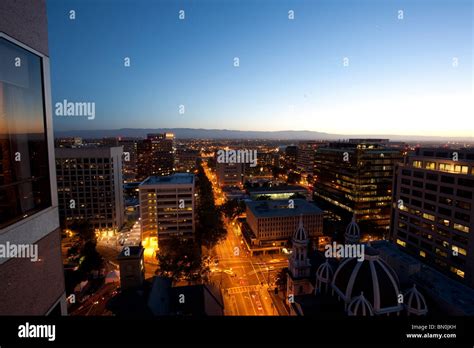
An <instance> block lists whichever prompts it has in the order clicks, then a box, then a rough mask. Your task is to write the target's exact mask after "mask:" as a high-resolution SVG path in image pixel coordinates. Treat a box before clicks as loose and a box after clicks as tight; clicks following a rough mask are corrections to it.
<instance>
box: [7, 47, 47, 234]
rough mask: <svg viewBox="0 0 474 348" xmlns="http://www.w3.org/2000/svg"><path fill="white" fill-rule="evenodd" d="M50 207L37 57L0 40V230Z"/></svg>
mask: <svg viewBox="0 0 474 348" xmlns="http://www.w3.org/2000/svg"><path fill="white" fill-rule="evenodd" d="M50 205H51V192H50V183H49V167H48V146H47V142H46V131H45V115H44V102H43V81H42V67H41V58H40V57H38V56H36V55H34V54H32V53H30V52H28V51H27V50H25V49H23V48H20V47H19V46H17V45H15V44H13V43H10V42H9V41H7V40H6V39H3V38H0V228H2V227H4V226H6V225H9V224H11V223H13V222H15V221H17V220H19V219H21V218H22V217H26V216H28V215H31V214H32V213H34V212H36V211H38V210H40V209H43V208H45V207H48V206H50Z"/></svg>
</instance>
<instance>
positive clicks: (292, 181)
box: [286, 172, 301, 184]
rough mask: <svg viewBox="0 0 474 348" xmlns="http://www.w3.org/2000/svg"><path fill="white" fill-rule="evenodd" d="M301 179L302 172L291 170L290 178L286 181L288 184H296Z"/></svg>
mask: <svg viewBox="0 0 474 348" xmlns="http://www.w3.org/2000/svg"><path fill="white" fill-rule="evenodd" d="M300 180H301V174H298V173H295V172H290V173H288V179H286V182H287V183H288V184H296V183H298V182H300Z"/></svg>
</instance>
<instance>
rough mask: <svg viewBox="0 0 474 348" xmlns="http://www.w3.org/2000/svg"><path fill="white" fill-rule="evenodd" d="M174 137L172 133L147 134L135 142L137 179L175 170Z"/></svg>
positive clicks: (170, 172)
mask: <svg viewBox="0 0 474 348" xmlns="http://www.w3.org/2000/svg"><path fill="white" fill-rule="evenodd" d="M175 152H176V151H175V139H174V134H172V133H159V134H148V135H147V138H146V139H144V140H141V141H139V142H138V144H137V154H138V156H137V165H138V168H137V171H138V173H137V174H138V175H137V179H138V180H139V181H142V180H144V179H145V178H147V177H148V176H159V175H170V174H173V172H174V171H175V168H176V167H175Z"/></svg>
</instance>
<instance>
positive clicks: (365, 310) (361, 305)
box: [347, 292, 374, 316]
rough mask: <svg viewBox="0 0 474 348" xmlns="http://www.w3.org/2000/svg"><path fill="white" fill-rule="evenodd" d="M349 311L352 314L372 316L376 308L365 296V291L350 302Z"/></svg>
mask: <svg viewBox="0 0 474 348" xmlns="http://www.w3.org/2000/svg"><path fill="white" fill-rule="evenodd" d="M347 313H348V314H349V315H351V316H372V315H374V309H373V307H372V305H371V304H370V302H369V301H368V300H367V299H366V298H365V297H364V292H361V293H360V295H359V296H357V297H354V298H353V299H352V301H351V303H349V306H348V309H347Z"/></svg>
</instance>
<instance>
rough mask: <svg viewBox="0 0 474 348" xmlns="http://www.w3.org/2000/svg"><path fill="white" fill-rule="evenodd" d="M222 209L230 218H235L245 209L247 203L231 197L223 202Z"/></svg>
mask: <svg viewBox="0 0 474 348" xmlns="http://www.w3.org/2000/svg"><path fill="white" fill-rule="evenodd" d="M220 210H221V212H222V213H223V214H224V215H225V216H227V217H228V218H229V219H234V218H235V217H237V216H239V215H240V214H242V213H243V212H244V211H245V203H244V202H243V201H239V200H237V199H231V200H228V201H227V202H225V203H224V204H222V205H221V206H220Z"/></svg>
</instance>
